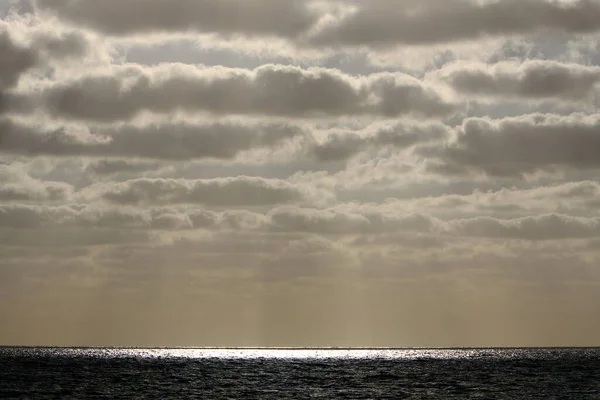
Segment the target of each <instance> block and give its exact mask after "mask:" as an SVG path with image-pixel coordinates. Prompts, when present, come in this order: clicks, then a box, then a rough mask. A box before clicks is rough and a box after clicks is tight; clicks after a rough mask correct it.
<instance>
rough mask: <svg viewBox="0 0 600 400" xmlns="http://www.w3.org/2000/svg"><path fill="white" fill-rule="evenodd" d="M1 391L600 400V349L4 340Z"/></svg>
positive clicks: (47, 395) (6, 395)
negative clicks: (17, 343)
mask: <svg viewBox="0 0 600 400" xmlns="http://www.w3.org/2000/svg"><path fill="white" fill-rule="evenodd" d="M0 398H2V399H600V348H510V349H508V348H486V349H468V348H460V349H340V348H326V349H324V348H321V349H297V348H287V349H282V348H278V349H265V348H260V349H247V348H244V349H241V348H235V349H214V348H210V349H207V348H202V349H196V348H193V349H192V348H176V349H171V348H152V349H151V348H144V349H140V348H47V347H45V348H35V347H0Z"/></svg>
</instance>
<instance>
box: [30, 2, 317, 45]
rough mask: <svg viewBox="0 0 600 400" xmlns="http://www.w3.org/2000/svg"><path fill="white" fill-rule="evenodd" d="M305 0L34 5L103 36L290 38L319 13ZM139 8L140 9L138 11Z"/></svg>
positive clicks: (41, 3) (36, 3)
mask: <svg viewBox="0 0 600 400" xmlns="http://www.w3.org/2000/svg"><path fill="white" fill-rule="evenodd" d="M307 3H308V2H304V1H301V2H298V1H288V0H284V1H281V0H245V1H242V2H240V1H237V0H203V1H196V0H177V3H176V4H173V3H170V2H165V1H162V0H143V1H129V2H127V3H123V2H122V1H119V0H104V1H101V2H98V1H93V0H92V1H90V0H75V1H71V0H36V1H35V5H36V8H37V9H39V10H43V11H48V12H51V13H53V14H56V15H57V16H59V17H60V18H62V19H64V20H65V21H69V22H72V23H75V24H78V25H81V26H84V27H87V28H91V29H95V30H98V31H99V32H102V33H104V34H108V35H131V34H147V33H156V32H188V31H193V32H196V33H220V34H223V35H226V36H229V35H234V34H242V35H248V36H255V35H258V36H278V37H294V36H297V35H299V34H300V33H302V32H304V31H306V30H307V29H309V28H310V27H311V26H312V25H313V24H314V23H315V22H316V20H317V18H319V15H317V14H315V13H314V12H312V11H311V9H310V8H309V7H307ZM140 10H143V12H140Z"/></svg>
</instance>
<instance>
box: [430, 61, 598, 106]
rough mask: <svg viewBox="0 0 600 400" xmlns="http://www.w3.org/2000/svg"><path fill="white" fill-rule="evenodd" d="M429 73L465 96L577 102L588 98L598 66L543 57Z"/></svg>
mask: <svg viewBox="0 0 600 400" xmlns="http://www.w3.org/2000/svg"><path fill="white" fill-rule="evenodd" d="M430 76H431V77H436V78H439V79H441V80H443V81H445V82H447V83H448V84H449V85H450V86H451V87H452V88H453V89H454V90H456V91H457V92H459V93H461V94H464V95H467V96H482V97H507V98H515V99H547V98H556V99H563V100H571V101H577V100H589V99H590V98H591V96H592V95H593V93H594V90H595V85H596V84H597V83H598V81H599V80H600V67H596V66H584V65H579V64H563V63H559V62H556V61H545V60H530V61H526V62H524V63H522V64H518V63H511V62H502V63H498V64H494V65H486V64H481V63H473V62H465V61H463V62H457V63H453V64H449V65H447V66H445V67H443V68H442V69H441V70H438V71H435V72H434V73H432V74H430Z"/></svg>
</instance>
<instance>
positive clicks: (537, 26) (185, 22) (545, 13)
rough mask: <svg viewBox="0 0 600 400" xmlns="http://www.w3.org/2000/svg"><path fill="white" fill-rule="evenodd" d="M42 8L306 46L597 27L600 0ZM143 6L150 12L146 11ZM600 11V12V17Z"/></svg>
mask: <svg viewBox="0 0 600 400" xmlns="http://www.w3.org/2000/svg"><path fill="white" fill-rule="evenodd" d="M35 4H36V8H37V9H38V10H41V11H44V12H49V13H52V14H54V15H56V16H58V17H59V18H61V19H62V20H63V21H66V22H70V23H74V24H77V25H79V26H83V27H86V28H90V29H93V30H96V31H98V32H101V33H104V34H107V35H116V36H121V35H144V34H151V33H159V32H162V33H164V32H167V33H179V34H183V33H188V32H194V33H206V34H211V33H213V34H219V35H221V36H222V37H225V38H232V37H237V36H242V37H256V36H259V37H262V38H265V37H272V38H283V39H286V40H288V41H289V42H291V43H294V44H297V45H300V46H303V47H305V46H311V47H323V46H325V47H342V46H350V47H355V46H370V47H376V48H377V47H393V46H397V45H430V44H439V43H449V42H455V41H468V40H476V39H481V38H485V37H498V36H512V35H527V34H535V33H541V32H548V31H550V32H559V33H573V34H579V33H592V32H597V31H598V30H599V28H600V23H599V22H597V21H598V20H600V6H599V5H598V4H597V2H595V1H593V0H573V1H569V2H563V1H550V0H503V1H480V2H477V1H473V0H444V1H440V0H429V1H427V2H423V1H415V0H410V1H404V2H403V4H402V7H398V6H397V4H396V3H395V2H393V1H389V0H368V1H366V0H357V1H346V2H333V1H326V2H316V1H292V0H285V1H281V0H246V1H243V2H241V3H240V2H239V1H235V0H210V1H194V0H178V1H177V3H176V4H175V5H174V4H171V3H169V4H167V3H165V2H163V1H161V0H131V1H129V2H127V4H124V3H123V2H121V1H118V0H105V1H102V2H98V1H94V0H37V1H36V2H35ZM140 9H143V10H144V12H142V13H141V12H140ZM515 9H518V10H519V12H515ZM596 17H599V18H596Z"/></svg>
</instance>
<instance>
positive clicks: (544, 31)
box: [0, 0, 600, 346]
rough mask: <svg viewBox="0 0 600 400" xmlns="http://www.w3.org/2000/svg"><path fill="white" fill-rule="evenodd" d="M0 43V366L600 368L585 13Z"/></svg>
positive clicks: (42, 36) (599, 281)
mask: <svg viewBox="0 0 600 400" xmlns="http://www.w3.org/2000/svg"><path fill="white" fill-rule="evenodd" d="M0 17H1V20H0V344H16V345H19V344H20V345H24V344H27V345H130V346H136V345H138V346H152V345H161V346H551V345H600V342H599V341H598V340H599V339H598V338H599V337H600V313H599V312H598V309H599V307H600V180H599V179H598V176H599V175H598V174H599V172H600V113H598V105H599V104H600V97H599V93H600V92H599V87H600V86H599V82H600V1H598V0H560V1H559V0H497V1H492V0H479V1H475V0H339V1H336V0H315V1H310V0H102V1H99V0H35V1H26V0H0Z"/></svg>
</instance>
